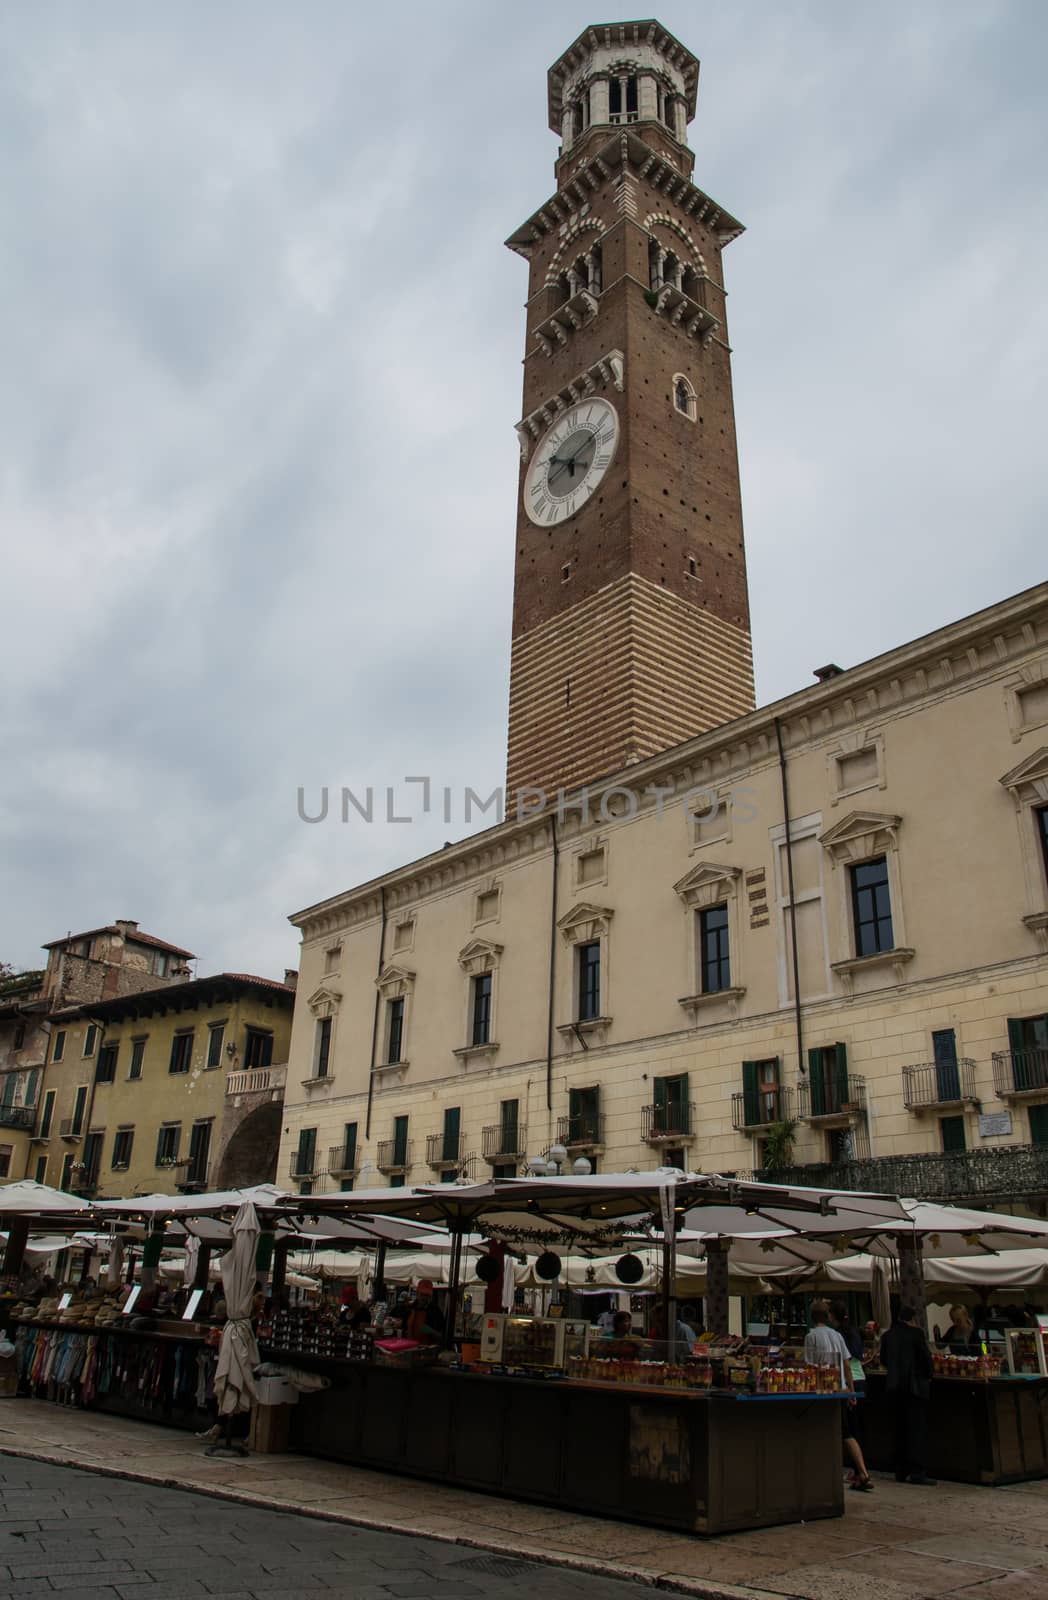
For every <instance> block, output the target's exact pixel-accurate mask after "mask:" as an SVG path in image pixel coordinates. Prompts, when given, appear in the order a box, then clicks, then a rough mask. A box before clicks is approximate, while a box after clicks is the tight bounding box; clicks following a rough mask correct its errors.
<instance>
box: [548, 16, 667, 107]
mask: <svg viewBox="0 0 1048 1600" xmlns="http://www.w3.org/2000/svg"><path fill="white" fill-rule="evenodd" d="M637 45H649V46H651V48H652V49H654V50H657V51H658V53H659V55H661V56H664V57H665V58H666V60H667V61H669V62H670V63H671V64H672V65H673V66H674V67H675V68H676V70H677V71H678V72H679V73H680V76H681V80H682V81H683V84H684V92H685V98H686V102H687V112H688V118H689V120H690V119H691V118H692V117H693V116H694V115H695V103H696V98H697V95H698V88H699V62H698V58H697V57H696V56H693V55H692V53H691V51H690V50H688V49H686V48H685V46H684V45H682V44H681V42H680V40H679V39H676V38H674V36H673V34H672V33H670V32H669V31H668V29H666V28H664V27H663V26H662V24H661V22H656V20H655V18H654V17H646V18H644V19H643V21H640V22H594V23H591V24H590V26H589V27H588V28H584V29H583V30H582V32H581V33H580V34H579V36H578V38H577V39H576V40H575V41H574V42H573V43H572V44H570V45H569V46H568V48H567V49H566V50H565V51H564V54H563V55H562V56H559V57H558V58H557V60H556V61H555V62H554V63H553V65H552V66H551V67H550V69H549V74H548V78H547V82H548V85H549V125H550V127H551V128H552V130H553V132H554V133H559V132H560V127H561V118H562V116H563V113H564V86H565V84H566V83H567V82H568V80H569V79H570V78H571V76H572V74H573V73H575V72H577V71H578V70H579V68H580V67H581V66H583V65H584V64H585V62H586V60H587V59H588V58H589V57H590V56H591V55H592V54H593V52H594V51H595V50H601V49H605V50H607V49H615V48H617V47H621V48H622V50H623V51H624V52H625V53H627V54H628V52H629V49H630V47H631V46H634V47H635V46H637Z"/></svg>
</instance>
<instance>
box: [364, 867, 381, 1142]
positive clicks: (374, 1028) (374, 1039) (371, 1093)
mask: <svg viewBox="0 0 1048 1600" xmlns="http://www.w3.org/2000/svg"><path fill="white" fill-rule="evenodd" d="M378 892H379V903H380V905H381V908H382V925H381V928H380V931H379V938H378V972H377V973H376V974H375V976H376V979H378V978H381V976H382V968H383V967H384V966H385V964H386V886H385V884H384V883H381V884H379V890H378ZM381 1004H382V991H381V990H380V989H379V988H378V987H376V989H375V1013H374V1016H373V1018H372V1022H371V1071H370V1072H369V1073H368V1110H367V1116H366V1118H365V1119H364V1138H365V1139H370V1138H371V1108H372V1106H373V1105H374V1103H375V1051H376V1050H377V1049H378V1018H379V1006H380V1005H381Z"/></svg>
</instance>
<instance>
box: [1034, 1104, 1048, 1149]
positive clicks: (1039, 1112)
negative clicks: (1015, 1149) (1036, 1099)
mask: <svg viewBox="0 0 1048 1600" xmlns="http://www.w3.org/2000/svg"><path fill="white" fill-rule="evenodd" d="M1030 1143H1031V1144H1036V1145H1048V1106H1031V1107H1030Z"/></svg>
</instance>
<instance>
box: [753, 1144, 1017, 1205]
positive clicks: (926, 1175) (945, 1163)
mask: <svg viewBox="0 0 1048 1600" xmlns="http://www.w3.org/2000/svg"><path fill="white" fill-rule="evenodd" d="M754 1177H756V1178H758V1179H759V1180H762V1181H767V1182H773V1183H797V1184H805V1185H812V1186H813V1187H815V1188H818V1189H864V1190H867V1191H870V1192H872V1193H877V1194H897V1195H903V1196H905V1197H906V1198H907V1199H913V1200H952V1201H986V1200H995V1201H1005V1200H1018V1199H1023V1200H1026V1199H1030V1198H1032V1197H1038V1196H1045V1195H1048V1145H1035V1144H1033V1145H1031V1144H1024V1145H999V1146H997V1147H996V1148H990V1149H984V1150H954V1151H949V1152H945V1153H941V1152H935V1153H930V1154H927V1155H911V1156H868V1157H865V1158H863V1157H858V1158H857V1159H855V1160H853V1161H838V1162H833V1163H830V1162H819V1163H815V1164H812V1165H808V1166H792V1167H783V1168H778V1169H776V1171H774V1172H756V1173H754Z"/></svg>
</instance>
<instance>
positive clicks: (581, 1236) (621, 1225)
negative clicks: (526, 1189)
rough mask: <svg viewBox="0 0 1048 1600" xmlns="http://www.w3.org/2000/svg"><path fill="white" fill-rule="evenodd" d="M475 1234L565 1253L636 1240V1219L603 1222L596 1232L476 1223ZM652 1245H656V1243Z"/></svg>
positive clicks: (497, 1223) (498, 1223)
mask: <svg viewBox="0 0 1048 1600" xmlns="http://www.w3.org/2000/svg"><path fill="white" fill-rule="evenodd" d="M477 1232H478V1233H480V1234H481V1235H482V1236H483V1237H484V1238H485V1239H494V1240H502V1241H504V1242H505V1243H506V1244H548V1245H554V1244H555V1245H561V1246H563V1248H564V1249H566V1250H571V1249H576V1250H586V1249H590V1248H592V1247H593V1246H595V1245H601V1244H612V1245H614V1244H616V1243H621V1241H622V1240H624V1239H626V1238H636V1236H637V1233H638V1228H637V1223H636V1219H634V1220H633V1221H632V1222H602V1223H601V1225H600V1229H599V1231H595V1232H589V1231H586V1232H583V1231H582V1230H581V1229H576V1228H543V1227H541V1226H536V1227H534V1228H513V1227H504V1226H503V1225H502V1223H500V1222H491V1223H484V1222H478V1224H477ZM652 1242H653V1243H655V1242H657V1241H655V1240H653V1241H652Z"/></svg>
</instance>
